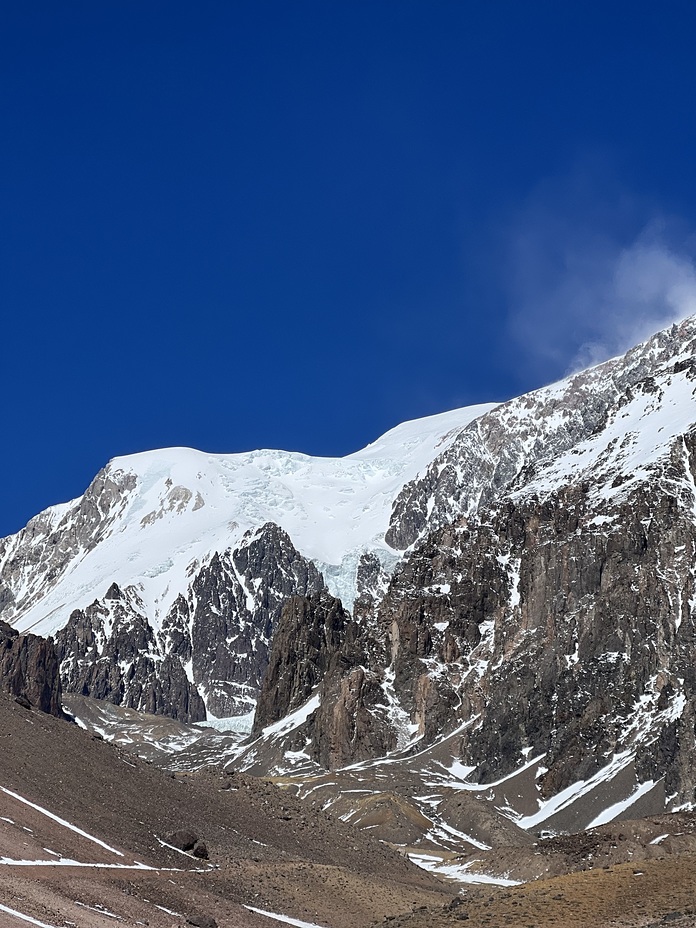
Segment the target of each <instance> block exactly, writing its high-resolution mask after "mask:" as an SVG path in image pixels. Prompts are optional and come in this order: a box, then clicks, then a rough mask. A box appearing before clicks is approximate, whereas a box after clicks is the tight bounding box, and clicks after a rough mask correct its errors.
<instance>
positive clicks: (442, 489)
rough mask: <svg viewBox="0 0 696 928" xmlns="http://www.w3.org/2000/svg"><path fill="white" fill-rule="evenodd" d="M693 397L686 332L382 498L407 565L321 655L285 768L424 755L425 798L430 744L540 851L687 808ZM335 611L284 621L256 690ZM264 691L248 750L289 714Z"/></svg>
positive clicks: (695, 333) (525, 402)
mask: <svg viewBox="0 0 696 928" xmlns="http://www.w3.org/2000/svg"><path fill="white" fill-rule="evenodd" d="M695 396H696V320H694V319H688V320H686V321H684V322H682V323H680V324H679V325H675V326H673V327H672V328H671V329H669V330H667V331H665V332H661V333H659V334H657V335H656V336H654V337H653V338H652V339H650V340H649V341H648V342H646V343H645V344H644V345H641V346H638V347H637V348H635V349H633V350H631V351H630V352H629V353H628V354H627V355H626V356H625V357H623V358H618V359H614V360H612V361H609V362H607V363H605V364H603V365H600V366H599V367H596V368H593V369H591V370H589V371H585V372H582V373H580V374H577V375H575V376H573V377H571V378H569V379H567V380H565V381H563V382H561V383H558V384H555V385H553V386H551V387H547V388H544V389H542V390H538V391H535V392H534V393H532V394H528V395H527V396H524V397H521V398H519V399H516V400H513V401H511V402H509V403H505V404H501V405H499V406H497V407H496V408H495V409H493V410H491V411H489V412H487V413H485V414H484V415H483V416H481V417H479V418H477V419H476V420H475V421H473V422H472V423H471V424H470V425H469V426H468V427H467V428H466V429H465V430H464V431H462V432H461V433H460V434H459V435H458V436H457V438H456V440H455V441H454V442H452V444H451V445H450V446H449V447H448V448H447V449H446V450H444V451H443V452H442V453H441V454H440V455H439V456H438V457H437V458H436V459H435V460H434V461H433V463H432V464H431V465H429V467H428V468H426V470H425V471H424V472H423V473H421V474H420V475H419V476H418V477H417V478H416V479H415V480H413V481H411V482H410V483H409V484H408V485H407V486H406V487H404V489H403V490H402V492H401V494H400V495H399V497H397V500H396V502H395V505H394V509H393V513H392V520H391V523H390V528H389V530H388V532H387V535H386V538H387V540H389V541H391V543H392V544H393V545H395V546H403V547H406V546H407V545H408V546H409V548H408V551H407V552H406V555H405V557H404V558H403V559H402V560H401V561H400V563H399V564H398V565H397V567H396V569H395V571H394V573H393V575H392V577H391V579H390V581H389V585H388V588H387V590H386V592H385V594H384V595H383V596H382V597H381V598H380V599H379V600H378V601H376V602H369V603H365V604H364V605H363V604H362V603H361V601H360V600H358V601H357V602H356V606H355V609H354V614H353V616H352V617H351V620H350V621H347V622H344V626H345V631H344V632H343V634H342V638H343V640H342V642H341V644H339V645H338V646H337V647H335V646H334V644H333V635H328V636H325V643H324V644H323V646H322V649H321V659H320V660H319V659H316V660H315V664H316V665H317V666H318V667H320V669H321V670H322V673H321V675H320V683H319V684H318V685H316V686H315V688H314V689H313V691H312V699H313V700H314V704H313V711H312V713H311V714H310V716H309V717H308V719H307V720H306V721H305V722H303V723H302V724H301V725H298V726H296V728H295V729H294V730H293V732H292V743H291V745H290V748H291V752H290V756H291V757H293V758H294V759H295V760H296V756H297V755H296V752H297V750H298V748H299V746H300V745H302V751H303V752H304V755H305V757H306V759H307V761H308V762H313V763H316V764H319V765H321V766H324V767H331V768H339V769H341V768H342V769H354V768H355V769H363V770H364V769H367V768H368V767H370V766H371V767H372V768H373V770H376V769H377V768H378V767H379V765H380V764H383V763H384V762H383V761H380V760H379V757H380V756H385V755H388V757H389V761H388V762H389V763H394V762H396V761H397V760H398V762H399V763H400V764H401V766H402V767H408V768H412V767H413V763H414V761H413V758H414V757H419V758H420V760H419V761H418V764H420V771H421V775H422V776H424V777H428V776H430V779H431V780H432V769H431V770H430V771H429V770H428V767H431V768H432V764H433V756H434V755H433V752H434V751H435V750H436V748H437V746H438V745H442V744H444V743H446V744H447V751H448V752H449V761H448V762H447V763H448V765H452V764H454V765H455V766H456V765H458V767H457V769H458V773H456V775H454V776H452V777H450V780H451V781H454V782H455V783H456V782H457V781H458V788H459V789H461V790H474V791H476V790H479V791H483V792H488V793H489V794H490V795H491V796H493V795H496V800H495V801H496V806H497V808H499V809H501V810H503V811H505V812H506V814H507V815H509V817H510V818H511V819H513V820H514V821H515V822H517V823H518V824H520V825H521V826H522V827H523V828H525V829H528V830H532V831H533V832H535V833H538V832H539V831H540V830H542V829H547V830H552V831H553V830H569V829H577V828H584V827H591V826H593V825H599V824H601V823H602V822H605V821H610V820H611V819H612V818H615V817H617V816H624V817H625V816H626V815H629V814H630V813H631V812H633V813H634V814H639V813H638V810H639V809H641V810H643V814H645V813H647V812H657V811H662V810H664V809H665V808H667V809H678V808H692V807H693V804H694V799H695V792H694V790H695V787H696V779H695V777H694V770H696V757H695V756H694V754H695V739H694V727H695V720H696V698H695V697H696V676H695V670H694V661H693V655H694V653H695V650H696V625H695V615H694V613H695V610H696V582H695V578H694V565H695V554H696V483H695V477H696V402H695V400H694V397H695ZM329 612H330V610H329V609H327V605H326V603H325V602H317V600H316V599H314V600H313V599H312V598H309V599H306V600H305V605H304V606H303V605H302V604H300V603H298V602H295V601H293V603H291V604H290V605H288V606H287V607H286V608H284V610H283V612H282V615H281V619H280V623H279V627H278V631H277V633H276V638H275V644H274V648H273V649H272V651H271V656H270V671H269V676H268V677H267V681H268V682H269V683H270V682H271V681H272V680H273V679H274V677H275V676H280V677H281V678H282V677H285V678H286V679H287V675H288V674H289V673H290V668H291V667H292V666H293V662H292V661H291V660H288V658H287V654H286V653H284V651H283V648H284V646H285V648H286V650H287V646H286V645H284V643H285V642H286V641H287V640H288V639H292V640H294V641H297V640H298V637H299V636H300V635H301V632H300V630H299V628H298V625H299V626H300V627H301V628H302V629H310V628H312V627H313V624H314V623H315V621H316V619H315V614H316V615H318V614H319V613H323V614H324V615H327V616H328V614H329ZM301 613H302V614H303V617H302V620H301V622H299V623H298V619H297V616H298V615H300V614H301ZM325 621H326V620H325ZM286 626H287V627H289V628H290V629H293V628H294V631H292V632H291V634H290V635H288V634H287V632H286V631H285V627H286ZM278 668H280V672H279V671H278ZM293 672H294V673H295V675H297V674H298V673H299V672H298V671H297V670H294V671H293ZM303 673H304V676H305V677H307V678H308V679H310V678H311V674H310V673H308V672H307V671H303ZM276 689H277V699H276V701H275V705H274V707H273V714H269V713H268V712H267V711H266V710H265V707H266V706H267V704H268V702H267V693H266V692H265V691H264V690H262V694H261V700H260V703H259V710H260V711H259V713H257V717H256V722H255V731H256V732H257V733H258V734H259V736H260V738H261V739H262V734H263V732H264V731H265V730H267V729H268V727H269V726H270V725H272V723H273V721H274V718H275V717H277V715H278V711H279V709H278V704H277V701H278V699H281V700H284V703H283V704H282V706H281V714H282V713H292V712H296V713H299V712H300V710H301V707H300V706H298V705H297V704H296V699H294V698H293V697H292V695H291V696H290V697H288V695H287V692H288V691H287V688H286V689H283V688H281V687H277V688H276ZM296 691H297V693H298V695H299V694H303V693H304V692H306V687H305V689H304V691H303V689H302V687H298V688H297V689H296ZM259 750H260V748H259V747H257V748H256V749H255V751H256V753H257V754H258V752H259ZM276 752H277V747H276ZM439 762H442V758H441V757H440V758H439ZM351 765H352V766H351ZM452 769H453V770H454V767H452ZM500 784H505V787H504V788H503V787H501V785H500ZM489 787H490V788H489ZM429 800H430V801H432V797H427V798H426V800H424V801H423V803H421V805H422V806H423V807H427V805H428V801H429ZM421 811H427V808H422V809H421Z"/></svg>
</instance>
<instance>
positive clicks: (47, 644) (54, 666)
mask: <svg viewBox="0 0 696 928" xmlns="http://www.w3.org/2000/svg"><path fill="white" fill-rule="evenodd" d="M0 689H2V690H3V691H4V692H6V693H9V694H10V695H11V696H15V697H17V698H18V699H22V700H26V701H28V703H29V704H30V705H31V706H33V707H36V708H37V709H40V710H41V711H42V712H47V713H49V715H55V716H58V717H59V718H62V716H63V710H62V708H61V697H62V691H61V683H60V675H59V672H58V659H57V657H56V652H55V650H54V647H53V641H52V640H51V639H50V638H48V639H46V638H39V637H38V636H37V635H19V634H18V633H17V632H16V630H15V629H13V628H12V627H11V626H9V625H8V624H7V623H6V622H0Z"/></svg>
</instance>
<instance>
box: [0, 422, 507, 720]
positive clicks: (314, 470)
mask: <svg viewBox="0 0 696 928" xmlns="http://www.w3.org/2000/svg"><path fill="white" fill-rule="evenodd" d="M490 408H491V406H490V405H489V406H478V407H476V406H475V407H470V408H467V409H462V410H455V411H454V412H449V413H444V414H442V415H439V416H433V417H431V418H428V419H423V420H419V421H416V422H409V423H405V424H403V425H400V426H397V427H396V428H395V429H392V430H391V431H390V432H388V433H387V434H386V435H384V436H383V437H382V438H380V439H378V440H377V441H376V442H374V443H373V444H371V445H369V446H368V447H367V448H365V449H364V450H362V451H359V452H357V453H355V454H352V455H349V456H348V457H345V458H312V457H309V456H307V455H303V454H298V453H291V452H283V451H255V452H250V453H247V454H231V455H211V454H204V453H202V452H198V451H193V450H190V449H186V448H175V449H166V450H163V451H153V452H148V453H144V454H138V455H133V456H130V457H125V458H116V459H115V460H113V461H111V462H110V463H109V464H108V465H107V466H106V467H105V468H104V470H102V471H100V473H99V474H97V476H96V477H95V479H94V481H93V482H92V483H91V485H90V486H89V487H88V489H87V490H86V492H85V494H84V495H83V496H82V497H80V498H79V499H77V500H74V501H73V502H70V503H66V504H63V505H60V506H54V507H52V508H50V509H48V510H46V511H45V512H43V513H40V514H39V515H38V516H36V517H35V518H34V519H32V520H31V521H30V522H29V524H28V525H27V526H26V528H25V529H23V530H22V531H20V532H19V533H17V534H16V535H13V536H10V537H8V538H5V539H4V540H2V541H0V616H2V618H3V619H5V620H6V621H8V622H10V623H11V624H13V625H14V626H15V627H17V628H18V629H20V630H23V631H27V630H31V631H33V632H35V633H36V634H41V635H49V634H56V644H57V648H58V651H59V655H60V659H61V664H62V673H63V679H64V684H65V688H66V690H68V691H76V692H80V693H84V694H88V695H93V696H96V697H99V698H102V699H110V700H112V701H115V702H117V703H119V704H123V705H126V706H130V707H133V708H139V709H145V710H148V711H150V712H157V713H163V714H168V715H172V716H173V717H175V718H181V719H185V720H193V721H196V720H200V719H203V718H205V717H206V708H207V713H208V715H213V716H214V715H218V716H230V715H237V714H243V713H244V712H249V711H253V707H254V703H255V698H256V695H257V692H258V688H259V686H260V682H261V678H262V675H263V672H264V670H265V665H266V661H267V650H268V646H269V642H270V638H271V636H272V631H273V626H274V623H275V620H276V618H277V614H278V612H279V609H280V605H281V603H282V602H283V601H284V600H285V599H286V598H287V597H288V596H289V595H291V594H293V593H300V594H309V593H312V592H316V591H318V590H319V589H323V588H324V587H327V588H328V589H330V590H331V591H332V592H333V593H334V594H335V595H337V596H340V597H341V598H342V600H343V601H344V602H345V603H347V604H350V603H351V602H352V600H353V598H354V597H355V595H356V593H357V591H358V584H359V583H360V582H361V579H362V577H363V575H364V574H365V568H364V565H363V560H364V558H365V557H367V558H368V563H369V564H370V565H381V566H382V568H383V569H384V570H389V569H390V568H392V567H393V565H394V563H395V562H396V560H397V557H398V553H397V552H395V551H393V550H392V549H391V548H390V546H389V545H388V544H387V542H386V541H385V537H384V536H385V532H386V530H387V528H388V526H389V520H390V514H391V508H392V503H393V501H394V499H395V497H396V496H397V494H398V493H399V492H400V491H401V489H402V488H403V486H404V485H405V484H406V483H408V482H409V481H410V480H412V479H413V478H414V477H415V476H416V475H417V474H418V473H419V472H421V471H422V470H423V469H424V468H425V467H426V466H427V465H428V464H429V463H430V462H431V461H432V460H433V459H434V458H435V457H436V456H437V454H439V453H440V452H441V451H442V450H443V449H444V448H447V447H448V446H449V445H450V444H451V443H452V441H454V439H455V438H456V435H457V434H458V432H460V431H461V430H462V429H463V428H465V427H466V426H467V425H468V424H469V423H470V422H471V421H472V419H474V418H476V416H477V415H480V414H481V413H483V412H485V411H486V410H488V409H490ZM374 569H377V567H376V566H375V568H374ZM373 572H374V570H373ZM378 572H379V571H378ZM368 573H369V571H368Z"/></svg>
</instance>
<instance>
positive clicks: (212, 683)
mask: <svg viewBox="0 0 696 928" xmlns="http://www.w3.org/2000/svg"><path fill="white" fill-rule="evenodd" d="M322 588H323V580H322V577H321V574H320V573H319V572H318V571H317V569H316V568H315V567H314V565H313V564H312V563H311V562H309V561H307V560H306V559H305V558H303V557H302V556H301V555H300V554H299V553H298V552H297V551H296V549H295V547H294V546H293V544H292V542H291V541H290V539H289V537H288V535H287V534H286V533H285V532H283V531H282V529H280V528H278V526H277V525H274V524H272V523H268V524H267V525H265V526H263V528H261V529H259V530H258V531H257V532H253V533H249V534H248V535H247V536H245V537H244V539H243V540H242V543H241V544H240V546H239V547H238V548H237V549H236V550H234V551H226V552H223V553H222V554H219V553H214V554H213V555H212V557H211V559H210V560H209V562H208V563H207V564H205V565H203V566H202V567H200V568H199V569H198V571H197V572H196V573H195V574H194V575H193V577H192V580H191V584H190V586H189V589H188V590H187V592H186V595H180V596H178V597H177V599H176V600H175V601H174V603H173V605H172V607H171V609H170V610H169V612H168V614H167V615H166V617H165V619H164V621H163V622H162V626H161V628H160V630H159V632H158V633H156V632H155V631H154V630H153V629H152V626H151V625H150V623H149V621H148V619H147V615H146V610H145V607H144V604H143V603H142V601H141V600H140V598H139V595H138V592H137V590H135V589H134V588H132V587H129V588H127V589H125V590H120V589H119V587H118V586H117V585H116V584H112V585H111V587H110V588H109V589H108V590H107V592H106V594H105V596H104V598H103V599H102V600H98V601H96V602H94V603H93V604H92V605H91V606H89V607H87V608H86V609H80V610H76V611H74V612H73V613H72V614H71V616H70V619H69V621H68V623H67V625H66V626H65V627H64V628H63V629H61V630H60V631H59V632H58V633H57V635H56V648H57V651H58V656H59V659H60V662H61V674H62V677H63V685H64V687H65V689H66V691H67V692H71V693H78V694H79V695H82V696H92V697H94V698H96V699H106V700H108V701H110V702H113V703H116V704H117V705H122V706H126V707H128V708H133V709H138V710H140V711H143V712H151V713H153V714H155V715H168V716H171V717H172V718H175V719H178V720H180V721H184V722H198V721H202V720H204V719H205V717H206V708H205V705H206V703H207V705H208V707H209V708H210V710H211V711H212V712H213V713H214V714H215V715H218V716H228V715H237V714H243V713H245V712H248V711H249V710H250V709H251V708H253V706H254V703H255V700H256V696H257V694H258V691H259V688H260V685H261V679H262V677H263V674H264V672H265V670H266V665H267V663H268V650H269V646H270V641H271V638H272V635H273V631H274V628H275V624H276V621H277V618H278V616H279V614H280V609H281V607H282V604H283V603H284V602H285V600H286V599H287V598H288V597H289V596H291V595H293V594H294V593H300V594H303V595H304V594H310V593H313V592H316V591H318V590H320V589H322ZM191 677H192V679H191ZM203 694H204V695H205V703H204V700H203Z"/></svg>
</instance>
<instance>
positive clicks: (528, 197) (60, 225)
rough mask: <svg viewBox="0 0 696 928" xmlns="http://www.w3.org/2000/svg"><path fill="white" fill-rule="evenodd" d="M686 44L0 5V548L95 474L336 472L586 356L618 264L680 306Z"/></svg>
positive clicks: (428, 10) (691, 119)
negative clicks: (226, 455) (126, 464)
mask: <svg viewBox="0 0 696 928" xmlns="http://www.w3.org/2000/svg"><path fill="white" fill-rule="evenodd" d="M695 27H696V7H695V6H694V4H693V2H665V3H663V4H657V3H649V4H648V3H641V2H634V3H628V2H625V3H612V2H611V0H608V2H601V3H600V2H593V0H589V2H588V0H584V2H582V3H574V2H569V3H568V2H566V3H559V2H557V0H553V2H535V0H530V2H528V3H520V2H519V0H514V2H496V0H490V2H485V3H483V2H479V0H476V2H467V0H458V2H433V0H427V2H409V0H369V2H361V0H345V2H344V0H333V2H325V0H317V2H305V0H292V2H287V0H283V2H264V0H248V2H246V0H245V2H241V0H225V2H216V0H205V2H202V3H193V2H187V3H183V2H177V0H167V2H156V0H132V2H131V0H118V2H109V0H99V2H94V0H89V2H75V0H61V2H56V0H32V2H31V3H21V2H17V3H6V4H5V5H4V8H3V17H2V28H1V29H0V106H1V123H0V125H1V127H2V128H1V132H2V144H1V145H0V220H1V221H0V234H1V236H2V239H1V241H2V247H1V248H0V299H1V303H0V306H1V308H2V338H1V341H0V344H1V350H2V381H3V402H2V409H3V415H2V426H3V428H2V455H1V456H0V488H1V489H0V493H1V494H2V495H1V499H2V506H1V508H0V535H4V534H7V533H9V532H10V531H14V530H16V529H18V528H19V527H20V526H21V525H22V524H24V523H25V522H26V520H27V519H28V518H29V517H30V516H31V515H33V514H35V513H36V512H38V511H39V510H41V509H42V508H44V507H45V506H47V505H50V504H52V503H56V502H60V501H63V500H66V499H69V498H71V497H73V496H76V495H78V494H79V493H81V492H82V491H83V490H84V488H85V487H86V485H87V484H88V483H89V481H90V480H91V478H92V477H93V475H94V474H95V473H96V471H97V470H98V469H99V468H100V467H101V466H102V465H103V464H105V463H106V461H107V460H108V459H109V458H111V457H113V456H115V455H119V454H126V453H132V452H135V451H140V450H146V449H150V448H156V447H163V446H168V445H188V446H193V447H197V448H201V449H204V450H210V451H219V452H232V451H241V450H247V449H250V448H255V447H282V448H287V449H293V450H301V451H306V452H308V453H311V454H326V455H334V454H345V453H348V452H350V451H353V450H356V449H357V448H359V447H361V446H363V445H365V444H366V443H368V442H369V441H371V440H373V439H374V438H376V437H377V436H378V435H379V434H380V433H382V432H383V431H385V430H386V429H388V428H390V427H392V426H393V425H395V424H397V423H398V422H399V421H403V420H405V419H410V418H416V417H420V416H424V415H429V414H432V413H436V412H440V411H443V410H445V409H449V408H453V407H456V406H462V405H466V404H469V403H476V402H482V401H487V400H492V399H504V398H507V397H509V396H513V395H516V394H519V393H521V392H523V391H526V390H529V389H532V388H534V387H536V386H539V385H541V384H543V383H546V382H549V381H551V380H553V379H556V378H558V377H560V376H562V375H563V374H564V373H565V372H566V371H567V369H568V367H569V366H571V365H572V364H573V363H574V360H575V359H576V358H577V357H579V356H581V355H582V353H583V351H585V349H586V343H587V342H588V341H590V342H592V344H593V345H594V348H592V345H591V348H592V350H591V351H590V353H589V354H590V356H592V357H594V356H595V355H596V354H597V352H599V355H601V353H602V351H603V350H604V348H606V351H607V352H608V351H610V350H611V349H612V347H613V346H614V343H615V341H616V340H615V339H614V340H612V339H613V336H614V334H615V333H614V331H613V330H612V329H611V327H610V326H609V325H608V323H607V322H606V319H608V318H609V317H611V315H612V309H611V305H609V304H610V302H611V301H610V300H609V297H608V296H607V288H609V290H611V286H613V285H611V284H610V283H607V281H608V280H609V278H610V277H611V273H610V270H611V268H612V267H613V266H614V263H615V262H616V261H617V260H618V259H619V258H620V257H621V255H623V254H624V253H625V250H626V249H628V250H629V253H630V254H634V252H632V251H631V249H634V250H635V247H636V242H638V247H640V243H641V242H645V241H646V236H647V240H649V248H653V251H652V252H651V254H652V256H653V257H655V252H654V248H655V247H656V248H657V255H658V259H660V260H661V258H660V256H662V257H665V260H666V261H667V265H668V269H669V268H670V267H671V268H672V269H674V267H677V268H681V271H683V272H684V273H685V274H686V276H687V278H689V279H691V278H690V276H689V275H690V274H691V271H692V268H693V264H692V257H691V256H692V254H693V245H694V238H693V234H692V232H691V230H692V228H693V227H694V224H695V220H696V185H695V183H694V178H695V176H696V175H695V172H694V163H695V157H694V156H695V155H696V146H695V142H696V104H695V103H694V101H695V100H696V93H695V91H696V86H695V84H696V64H695V62H696V57H695V56H694V51H693V48H694V35H695V34H696V28H695ZM646 229H647V232H646ZM656 230H657V231H656ZM656 241H657V245H655V242H656ZM666 243H668V244H666ZM670 262H671V264H670ZM658 264H659V260H658ZM660 267H662V265H660ZM660 273H661V272H660ZM567 274H570V284H567V282H566V276H564V275H567ZM598 281H599V283H598ZM597 288H599V290H600V291H601V292H600V294H599V297H598V298H597V300H596V301H595V302H593V300H594V299H595V294H596V290H597ZM663 289H664V288H663ZM612 292H613V291H612ZM578 294H579V295H578ZM588 294H589V295H590V296H591V297H592V298H591V299H590V297H588ZM658 297H659V295H658ZM588 306H589V307H590V308H589V309H588ZM593 306H597V307H598V308H597V311H596V312H593V310H592V307H593ZM539 307H541V309H540V308H539ZM623 312H624V317H622V319H620V320H619V322H617V326H616V328H617V329H621V332H624V330H625V328H626V325H625V323H626V318H625V313H626V312H627V311H626V310H625V307H624V310H623ZM656 312H657V316H659V315H660V310H659V307H658V310H657V311H656ZM629 314H630V313H629ZM595 317H596V318H595ZM619 340H620V339H619ZM596 343H599V347H598V348H597V344H596ZM616 344H618V342H616ZM595 348H596V349H597V350H596V351H595ZM593 352H594V354H593ZM605 353H606V352H605Z"/></svg>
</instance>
